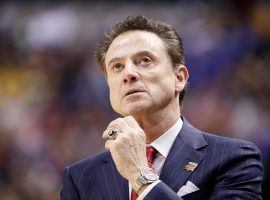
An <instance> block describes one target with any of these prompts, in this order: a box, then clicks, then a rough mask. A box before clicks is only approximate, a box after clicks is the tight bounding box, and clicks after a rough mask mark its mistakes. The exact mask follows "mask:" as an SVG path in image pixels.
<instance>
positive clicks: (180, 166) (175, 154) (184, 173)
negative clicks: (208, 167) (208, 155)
mask: <svg viewBox="0 0 270 200" xmlns="http://www.w3.org/2000/svg"><path fill="white" fill-rule="evenodd" d="M183 121H184V123H183V127H182V129H181V131H180V133H179V134H178V136H177V137H176V139H175V141H174V144H173V146H172V148H171V150H170V152H169V155H168V157H167V158H166V160H165V163H164V166H163V168H162V171H161V174H160V179H161V180H162V181H163V182H164V183H166V184H167V185H168V186H169V187H170V188H172V189H173V190H174V191H175V192H177V191H178V190H179V189H180V187H181V186H183V185H184V184H185V183H186V181H187V179H188V178H189V177H190V176H191V174H192V173H193V172H194V171H196V169H195V170H194V171H192V170H190V171H188V170H186V169H185V166H186V165H187V164H188V163H189V162H194V163H197V164H199V163H200V162H201V160H202V159H203V157H204V153H203V151H200V149H202V148H203V147H205V146H206V145H207V143H206V141H205V140H204V138H203V136H202V133H201V131H199V130H197V129H195V128H194V127H192V126H191V125H190V124H189V123H188V122H187V121H186V120H185V119H183Z"/></svg>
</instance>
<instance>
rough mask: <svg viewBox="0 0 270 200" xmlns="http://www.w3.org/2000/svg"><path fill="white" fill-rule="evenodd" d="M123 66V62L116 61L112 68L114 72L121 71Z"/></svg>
mask: <svg viewBox="0 0 270 200" xmlns="http://www.w3.org/2000/svg"><path fill="white" fill-rule="evenodd" d="M122 68H123V65H122V64H121V63H115V64H113V66H112V70H113V71H114V72H120V71H121V70H122Z"/></svg>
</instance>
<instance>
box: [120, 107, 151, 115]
mask: <svg viewBox="0 0 270 200" xmlns="http://www.w3.org/2000/svg"><path fill="white" fill-rule="evenodd" d="M148 112H149V109H148V107H147V106H145V105H140V106H139V105H129V106H128V108H126V109H123V110H122V113H123V116H128V115H131V116H138V115H143V114H145V113H148Z"/></svg>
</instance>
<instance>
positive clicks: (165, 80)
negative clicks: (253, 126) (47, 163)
mask: <svg viewBox="0 0 270 200" xmlns="http://www.w3.org/2000/svg"><path fill="white" fill-rule="evenodd" d="M97 58H98V62H99V64H100V67H101V69H102V71H103V72H104V75H105V77H106V80H107V83H108V85H109V89H110V102H111V105H112V107H113V109H114V110H115V111H116V112H117V113H119V114H120V115H121V116H123V117H122V118H118V119H115V120H114V121H112V122H111V123H110V124H109V125H108V127H107V129H106V130H105V131H104V133H103V138H104V139H105V140H106V143H105V148H106V149H107V151H105V152H102V153H101V154H99V155H97V156H95V157H92V158H86V159H85V160H82V161H79V162H77V163H75V164H73V165H71V166H68V167H66V168H65V171H64V180H63V183H64V186H63V189H62V191H61V199H94V200H99V199H115V200H121V199H122V200H128V199H132V200H133V199H147V200H166V199H171V200H174V199H200V200H201V199H245V200H247V199H252V200H254V199H261V197H260V194H261V182H262V176H263V172H262V171H263V168H262V164H261V157H260V153H259V150H258V149H257V147H256V146H255V145H254V144H252V143H249V142H245V141H240V140H236V139H229V138H224V137H219V136H215V135H211V134H208V133H205V132H202V131H200V130H197V129H196V128H194V127H192V126H191V125H190V124H189V123H188V121H187V120H186V119H185V118H183V117H182V116H181V112H180V111H181V105H182V104H181V103H182V101H183V97H184V93H185V87H186V84H187V80H188V77H189V73H188V70H187V68H186V67H185V66H184V51H183V45H182V40H181V38H180V37H179V36H178V35H177V33H176V32H175V30H174V29H173V28H172V27H171V26H170V25H168V24H166V23H162V22H159V21H153V20H150V19H147V18H145V17H143V16H137V17H128V18H127V19H126V20H124V21H122V22H120V23H119V24H117V25H115V26H114V27H113V29H112V30H111V31H109V32H108V33H107V35H106V38H105V40H104V42H102V43H101V44H100V46H99V48H98V50H97ZM146 147H147V156H148V157H149V158H147V156H146ZM149 152H150V153H149ZM155 152H156V154H155V155H154V153H155ZM150 157H151V158H150Z"/></svg>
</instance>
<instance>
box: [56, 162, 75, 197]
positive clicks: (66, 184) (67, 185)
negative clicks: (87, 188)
mask: <svg viewBox="0 0 270 200" xmlns="http://www.w3.org/2000/svg"><path fill="white" fill-rule="evenodd" d="M60 197H61V200H71V199H72V200H76V199H80V196H79V193H78V190H77V189H76V187H75V185H74V182H73V180H72V177H71V174H70V167H69V166H67V167H66V168H65V170H64V173H63V188H62V190H61V192H60Z"/></svg>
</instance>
